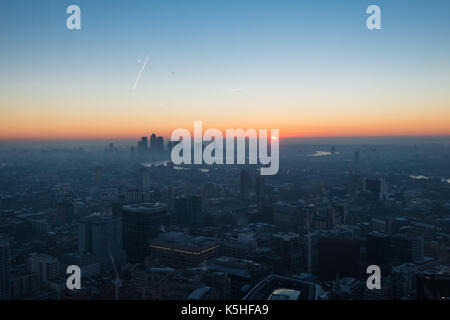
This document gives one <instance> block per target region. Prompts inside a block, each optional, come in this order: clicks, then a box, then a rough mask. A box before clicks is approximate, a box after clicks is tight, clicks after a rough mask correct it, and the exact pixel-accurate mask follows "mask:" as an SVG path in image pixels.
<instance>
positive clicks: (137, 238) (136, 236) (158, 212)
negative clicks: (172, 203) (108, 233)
mask: <svg viewBox="0 0 450 320" xmlns="http://www.w3.org/2000/svg"><path fill="white" fill-rule="evenodd" d="M122 211H123V246H124V248H125V251H126V253H127V256H128V257H129V258H130V259H131V260H132V261H143V260H144V258H145V256H146V255H147V254H148V253H149V251H148V241H149V239H151V238H155V237H156V236H157V235H158V234H159V233H160V232H161V230H162V226H163V225H165V224H167V207H166V205H165V204H162V203H159V202H155V203H139V204H131V205H125V206H123V208H122Z"/></svg>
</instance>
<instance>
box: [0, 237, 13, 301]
mask: <svg viewBox="0 0 450 320" xmlns="http://www.w3.org/2000/svg"><path fill="white" fill-rule="evenodd" d="M10 259H11V253H10V243H9V239H8V238H6V236H3V235H0V300H8V299H9V298H10V287H9V284H10V283H9V281H10Z"/></svg>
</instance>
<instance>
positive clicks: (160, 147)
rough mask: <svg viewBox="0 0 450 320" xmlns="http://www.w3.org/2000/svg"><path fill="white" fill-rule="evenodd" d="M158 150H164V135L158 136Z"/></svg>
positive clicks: (156, 144)
mask: <svg viewBox="0 0 450 320" xmlns="http://www.w3.org/2000/svg"><path fill="white" fill-rule="evenodd" d="M155 146H156V150H157V151H159V152H163V151H164V138H163V137H157V138H156V142H155Z"/></svg>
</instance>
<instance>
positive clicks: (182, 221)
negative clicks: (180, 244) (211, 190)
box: [173, 196, 203, 226]
mask: <svg viewBox="0 0 450 320" xmlns="http://www.w3.org/2000/svg"><path fill="white" fill-rule="evenodd" d="M173 221H174V223H176V224H179V225H191V226H199V225H201V224H202V223H203V210H202V198H201V197H200V196H188V197H184V196H183V197H177V198H175V200H174V201H173Z"/></svg>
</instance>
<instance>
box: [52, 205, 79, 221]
mask: <svg viewBox="0 0 450 320" xmlns="http://www.w3.org/2000/svg"><path fill="white" fill-rule="evenodd" d="M74 218H75V210H74V207H73V203H71V202H69V201H67V200H64V201H61V202H59V203H58V204H57V208H56V223H57V224H58V225H64V224H66V223H70V222H72V220H73V219H74Z"/></svg>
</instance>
